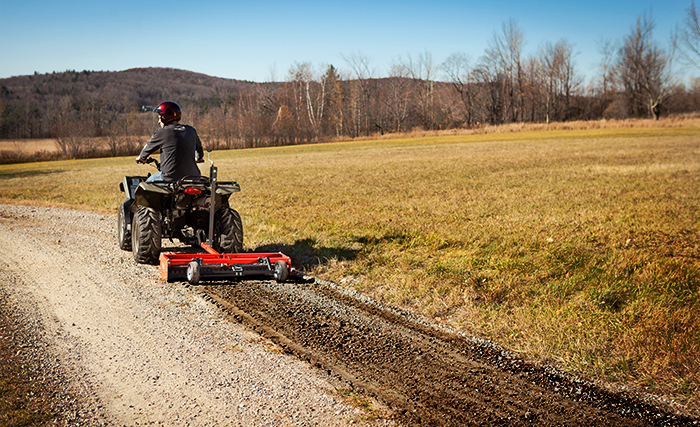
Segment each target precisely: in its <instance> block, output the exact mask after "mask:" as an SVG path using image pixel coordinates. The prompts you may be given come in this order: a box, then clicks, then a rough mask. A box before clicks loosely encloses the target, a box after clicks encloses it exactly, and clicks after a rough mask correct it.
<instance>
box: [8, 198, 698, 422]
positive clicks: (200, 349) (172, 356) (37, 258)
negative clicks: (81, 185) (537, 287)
mask: <svg viewBox="0 0 700 427" xmlns="http://www.w3.org/2000/svg"><path fill="white" fill-rule="evenodd" d="M114 222H115V221H114V219H113V218H109V217H102V216H99V215H92V214H86V213H80V212H72V211H65V210H58V209H54V210H49V209H40V208H26V207H12V206H2V205H0V248H1V249H2V250H1V251H0V279H2V280H0V283H1V284H0V290H2V292H3V293H4V294H6V295H7V296H8V298H9V299H10V301H12V302H13V303H14V304H15V305H16V306H17V307H20V308H21V311H22V312H23V316H25V318H26V321H27V322H34V323H33V324H36V325H37V326H36V329H38V331H39V332H38V335H39V337H40V341H41V342H43V343H46V348H45V349H44V350H42V351H41V353H45V354H46V355H50V356H47V357H50V358H52V360H55V361H56V363H57V364H58V365H60V367H61V372H62V373H61V375H65V376H66V377H67V378H68V379H69V382H70V383H71V384H72V387H73V390H75V393H77V394H78V395H80V396H82V397H83V399H84V401H85V402H86V403H85V404H86V405H88V406H90V407H91V409H90V410H88V411H84V414H85V415H84V419H82V422H84V423H86V424H90V423H92V424H94V425H99V423H102V422H105V423H106V424H108V425H121V424H123V425H137V424H139V425H144V424H146V425H147V424H164V425H324V426H333V425H358V424H371V425H392V424H395V423H398V424H399V425H436V426H443V425H504V426H505V425H507V426H511V425H513V426H518V425H538V426H555V425H556V426H561V425H576V426H646V425H669V426H672V425H697V424H696V422H697V421H696V420H693V419H690V418H687V417H684V416H681V415H678V414H674V413H673V411H671V410H670V409H668V407H666V406H661V405H659V404H658V402H659V401H656V400H653V399H651V400H649V399H641V398H638V397H635V396H631V395H625V394H621V393H613V392H611V391H609V390H607V389H604V388H602V387H599V386H596V385H594V384H591V383H589V382H587V381H584V380H582V379H578V378H575V377H570V376H567V375H565V374H563V373H561V372H558V371H557V370H555V369H553V368H551V367H542V366H535V365H532V364H528V363H525V362H523V361H522V360H520V359H518V358H517V357H515V356H513V355H512V354H509V353H507V352H504V351H502V350H501V349H500V348H499V347H498V346H496V345H494V344H492V343H490V342H487V341H483V340H479V339H475V338H471V337H467V336H464V335H461V334H459V333H456V332H455V331H452V330H449V329H447V328H443V327H440V326H436V325H432V324H429V323H427V322H425V321H423V320H421V319H419V318H416V317H414V316H412V315H410V314H409V313H404V312H402V311H400V310H397V309H393V308H390V307H383V306H381V305H380V304H377V303H376V302H374V301H372V300H369V299H367V298H363V297H362V296H360V295H357V294H355V293H353V292H350V291H348V290H346V289H343V288H341V287H339V286H336V285H334V284H332V283H327V282H323V281H316V283H313V284H277V283H275V282H272V281H245V282H230V283H217V284H209V285H206V286H196V287H195V286H189V285H186V284H183V283H175V284H167V283H163V282H161V281H159V280H158V279H157V275H158V273H157V267H155V266H142V265H136V264H135V263H134V262H133V260H132V259H131V257H130V254H129V253H126V252H123V251H120V250H119V249H118V247H117V244H116V237H115V232H114V230H115V228H116V227H115V224H114ZM281 350H284V351H281ZM285 353H293V354H294V355H296V357H295V356H290V355H288V354H285ZM307 362H308V363H307ZM352 388H354V389H357V390H362V391H364V392H366V393H367V394H368V395H370V396H374V397H376V398H377V399H379V401H380V402H383V403H385V404H386V405H387V406H388V409H381V408H380V409H379V410H376V411H373V412H369V413H368V412H366V411H365V410H364V409H363V408H362V407H360V406H358V405H354V406H353V405H350V404H348V403H347V401H346V400H343V399H342V398H341V394H343V393H340V392H339V391H338V390H339V389H341V390H348V389H352ZM375 406H379V404H375Z"/></svg>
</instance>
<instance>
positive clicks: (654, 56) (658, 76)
mask: <svg viewBox="0 0 700 427" xmlns="http://www.w3.org/2000/svg"><path fill="white" fill-rule="evenodd" d="M698 28H700V26H698V19H697V13H696V9H695V5H694V3H691V6H690V7H689V8H688V14H687V17H686V20H685V22H684V25H683V26H679V28H678V29H677V30H676V32H675V33H674V37H673V39H672V43H671V45H670V47H669V48H667V49H664V48H662V47H661V44H660V43H659V42H658V41H657V40H656V39H654V37H653V30H654V20H653V17H652V16H651V14H644V15H640V16H639V17H637V20H636V23H635V24H634V25H632V27H631V28H630V31H629V33H628V34H627V35H626V36H625V37H624V38H623V39H622V40H618V41H601V42H600V43H599V49H600V54H601V58H602V60H601V62H600V71H599V75H598V76H596V77H595V78H594V79H592V80H591V83H589V84H588V85H584V79H583V77H582V76H581V75H580V73H579V72H578V70H577V68H576V62H575V57H576V53H575V47H574V46H573V45H572V44H571V43H569V42H568V41H567V40H566V39H561V40H559V41H557V42H556V43H546V44H544V45H543V46H542V47H541V48H540V49H539V50H538V51H537V52H536V53H534V54H531V55H525V54H524V53H523V51H524V46H525V38H524V31H523V30H522V29H521V28H520V27H519V25H518V23H517V21H515V20H509V21H507V22H504V23H503V25H502V26H501V28H500V29H499V30H498V31H496V32H494V34H493V37H492V38H491V39H490V40H489V42H488V44H487V46H486V49H485V51H484V54H483V55H482V56H481V57H479V58H477V59H473V58H471V57H469V56H468V55H466V54H463V53H455V54H452V55H450V56H449V57H448V58H447V59H446V60H445V61H443V62H442V63H437V62H435V61H434V60H433V57H432V55H431V53H430V52H428V51H424V52H421V53H419V54H418V55H416V56H411V55H409V56H408V57H406V58H403V59H398V60H395V61H393V62H392V63H391V64H390V68H389V71H388V75H386V76H384V77H377V76H375V73H376V72H375V70H374V68H373V65H372V63H371V61H370V60H369V58H367V57H366V56H364V55H362V54H360V53H355V54H352V55H347V56H343V61H344V65H345V70H344V71H340V70H339V69H338V68H336V67H335V66H333V65H328V66H323V67H322V68H320V69H317V68H316V67H314V66H313V65H312V64H311V63H307V62H304V63H295V64H294V65H292V66H291V67H290V69H289V70H288V72H287V75H286V78H285V79H284V81H281V82H266V83H255V82H245V81H239V80H230V79H222V78H216V77H211V76H206V75H203V74H198V73H193V72H189V71H183V70H174V69H165V68H144V69H132V70H126V71H122V72H90V71H82V72H76V71H72V70H70V71H66V72H62V73H51V74H43V75H39V74H35V75H33V76H20V77H12V78H9V79H2V80H0V138H4V139H22V138H54V139H55V140H56V141H57V144H58V145H59V148H60V149H61V151H62V154H63V155H64V156H65V157H88V156H93V155H96V154H103V155H104V154H106V155H122V154H133V153H134V152H135V151H138V149H139V148H140V147H141V146H142V144H143V143H144V142H145V139H144V138H147V135H149V134H150V133H151V132H152V131H153V129H154V128H155V125H156V121H155V115H154V114H148V111H150V110H152V108H153V106H155V105H157V104H158V103H159V102H160V101H163V100H166V99H170V100H175V101H177V102H178V103H180V105H181V106H182V107H183V109H184V120H185V121H186V122H188V123H191V124H193V125H195V126H196V127H197V129H198V131H199V133H200V135H201V136H202V138H203V140H204V141H205V143H206V144H207V146H208V148H214V149H218V148H247V147H261V146H274V145H288V144H298V143H308V142H322V141H327V140H332V139H341V138H356V137H362V136H368V135H372V134H377V133H379V134H386V133H395V132H406V131H411V130H414V129H421V130H441V129H450V128H475V127H480V126H484V125H500V124H506V123H518V122H523V123H524V122H534V123H549V122H552V121H558V122H561V121H571V120H598V119H625V118H659V117H660V116H662V115H671V114H683V113H691V112H695V111H697V110H698V108H699V107H700V82H698V81H696V82H695V83H693V84H692V85H690V87H686V86H685V85H684V84H681V82H680V77H679V76H680V74H678V71H677V70H678V68H677V63H678V61H677V60H676V57H678V58H679V59H681V60H682V62H683V63H684V64H686V65H688V64H689V65H690V66H692V65H693V64H694V65H695V66H697V67H698V68H700V66H698V63H700V61H698V57H700V53H699V52H700V49H698V45H699V41H700V35H699V34H698ZM674 60H676V62H674ZM98 152H99V153H98Z"/></svg>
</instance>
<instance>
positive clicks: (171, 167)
mask: <svg viewBox="0 0 700 427" xmlns="http://www.w3.org/2000/svg"><path fill="white" fill-rule="evenodd" d="M157 150H160V170H161V172H162V176H163V180H164V181H169V182H172V181H177V180H178V179H180V178H182V177H185V176H200V175H201V173H200V172H199V167H198V166H197V161H198V160H199V159H203V158H204V150H203V148H202V141H200V139H199V135H197V131H196V130H195V128H193V127H192V126H189V125H181V124H179V123H173V124H168V125H165V126H164V127H162V128H159V129H156V131H155V132H153V136H152V137H151V139H149V140H148V142H147V143H146V146H145V147H143V150H141V154H140V155H139V158H141V159H145V158H147V157H148V156H149V155H151V154H153V153H155V152H156V151H157Z"/></svg>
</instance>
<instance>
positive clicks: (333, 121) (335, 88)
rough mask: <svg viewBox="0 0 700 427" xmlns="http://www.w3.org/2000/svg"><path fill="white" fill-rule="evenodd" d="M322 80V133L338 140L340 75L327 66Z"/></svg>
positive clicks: (341, 131)
mask: <svg viewBox="0 0 700 427" xmlns="http://www.w3.org/2000/svg"><path fill="white" fill-rule="evenodd" d="M323 80H324V83H325V86H326V91H325V98H326V99H325V102H324V104H325V105H326V108H325V109H326V113H325V119H324V120H323V121H322V131H323V132H324V133H325V134H326V135H332V136H335V137H336V138H338V137H340V136H341V135H342V134H343V88H342V85H341V78H340V75H339V74H338V71H337V70H336V69H335V67H334V66H333V65H329V66H328V68H327V69H326V74H325V75H324V77H323Z"/></svg>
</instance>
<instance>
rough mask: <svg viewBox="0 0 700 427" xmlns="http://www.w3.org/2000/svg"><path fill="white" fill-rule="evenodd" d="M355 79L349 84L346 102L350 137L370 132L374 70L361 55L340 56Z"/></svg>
mask: <svg viewBox="0 0 700 427" xmlns="http://www.w3.org/2000/svg"><path fill="white" fill-rule="evenodd" d="M342 58H343V60H344V61H345V63H346V64H347V65H348V66H349V67H350V69H351V72H352V75H353V76H354V77H355V79H354V80H353V81H350V82H348V83H349V91H348V92H347V95H348V102H349V107H350V116H351V117H350V119H351V120H352V125H353V126H352V130H351V136H353V137H356V136H360V135H367V134H369V132H370V98H371V94H372V90H371V86H372V84H371V79H372V77H373V75H374V69H373V68H372V66H371V61H370V60H369V58H368V57H367V56H365V55H363V54H361V53H353V54H352V55H350V56H344V55H343V56H342Z"/></svg>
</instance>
